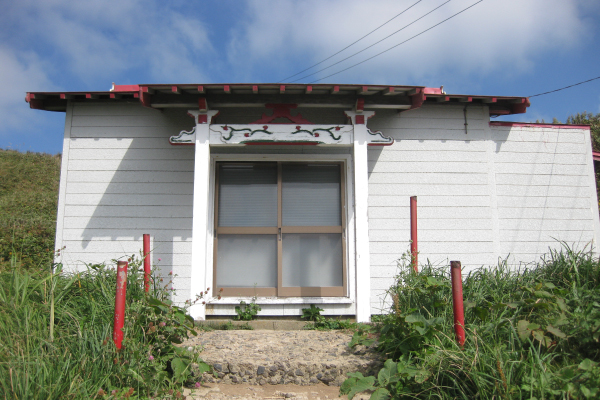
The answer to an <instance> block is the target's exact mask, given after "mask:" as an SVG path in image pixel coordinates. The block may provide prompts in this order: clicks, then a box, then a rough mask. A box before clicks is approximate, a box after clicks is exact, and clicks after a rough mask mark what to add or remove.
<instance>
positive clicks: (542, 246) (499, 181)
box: [491, 126, 599, 264]
mask: <svg viewBox="0 0 600 400" xmlns="http://www.w3.org/2000/svg"><path fill="white" fill-rule="evenodd" d="M491 131H492V136H493V137H494V138H497V139H496V140H494V145H495V147H496V150H495V153H494V158H495V166H496V185H497V192H498V217H499V226H500V252H501V254H502V255H503V256H506V255H508V254H510V257H509V262H510V263H513V264H519V263H528V262H532V261H535V260H537V259H539V257H540V255H542V254H545V253H547V252H548V249H549V248H553V249H556V248H560V247H561V245H560V244H559V243H558V242H557V240H560V241H565V242H566V243H567V244H569V245H570V246H574V247H575V248H577V249H582V248H583V247H584V245H585V244H587V243H590V242H592V241H593V242H594V246H597V243H598V242H597V241H598V224H599V221H598V201H597V198H596V189H595V179H594V174H593V166H592V157H591V144H590V139H589V130H588V129H572V128H554V127H553V128H548V127H533V126H514V127H512V128H511V127H503V126H492V127H491Z"/></svg>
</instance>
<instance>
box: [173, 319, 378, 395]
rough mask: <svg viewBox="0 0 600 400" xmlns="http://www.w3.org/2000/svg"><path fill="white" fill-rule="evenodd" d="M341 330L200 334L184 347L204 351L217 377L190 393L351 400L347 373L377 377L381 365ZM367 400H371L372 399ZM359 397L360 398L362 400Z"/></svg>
mask: <svg viewBox="0 0 600 400" xmlns="http://www.w3.org/2000/svg"><path fill="white" fill-rule="evenodd" d="M351 338H352V334H351V333H348V332H342V331H324V332H323V331H308V330H297V331H272V330H254V331H246V330H239V331H233V330H232V331H211V332H200V333H199V334H198V336H197V337H194V338H191V339H188V340H187V341H186V342H185V343H184V344H183V345H184V346H202V348H203V351H202V354H201V356H202V359H203V360H204V361H205V362H207V363H208V364H210V365H211V366H212V367H213V369H214V371H215V373H216V377H215V376H214V375H210V374H204V375H203V379H202V384H203V386H202V387H201V388H199V389H194V390H191V391H187V396H189V397H188V398H193V399H272V400H276V399H298V400H300V399H322V400H324V399H346V398H347V396H343V397H340V396H339V386H340V385H341V384H342V382H343V381H344V380H345V379H346V374H347V373H348V372H357V371H360V372H362V373H363V374H365V375H367V374H373V373H375V372H377V371H378V370H379V368H380V367H381V365H382V361H381V359H380V357H379V355H378V354H377V353H376V352H375V351H374V345H373V346H370V347H364V346H356V347H355V348H350V347H348V343H350V340H351ZM362 398H364V399H368V398H369V396H368V395H364V396H363V397H362ZM362 398H361V397H360V396H356V397H355V399H362Z"/></svg>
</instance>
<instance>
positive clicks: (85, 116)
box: [57, 102, 194, 298]
mask: <svg viewBox="0 0 600 400" xmlns="http://www.w3.org/2000/svg"><path fill="white" fill-rule="evenodd" d="M67 116H69V113H67ZM68 122H70V125H69V124H67V129H66V130H68V132H66V133H65V146H64V147H65V150H64V152H65V154H68V156H67V157H66V158H65V159H64V160H63V162H65V163H67V166H68V171H65V170H64V169H63V176H62V177H61V190H63V189H64V190H63V193H64V197H63V198H64V201H63V202H62V203H61V205H60V209H59V215H58V218H59V222H58V226H59V227H60V226H61V224H62V229H63V230H62V232H61V233H62V235H61V233H59V234H57V246H66V249H65V250H64V252H63V261H64V263H65V266H66V268H68V269H70V270H83V269H85V265H84V263H101V262H110V260H111V259H113V258H119V257H122V256H124V255H131V254H136V255H139V253H140V251H141V249H142V235H143V234H144V233H148V234H150V236H151V246H152V250H153V252H152V263H153V265H156V266H157V267H158V268H160V271H161V274H162V275H163V276H164V278H165V279H164V281H163V284H166V283H167V282H168V281H169V277H170V276H169V273H170V272H172V273H173V274H174V275H177V277H176V278H175V279H174V287H175V289H178V290H179V293H178V294H177V298H179V297H182V296H183V297H185V296H188V295H189V283H188V282H189V277H190V264H191V235H192V196H193V170H194V147H193V146H172V145H170V144H169V143H168V138H169V136H170V135H175V134H177V133H178V132H179V131H180V130H182V129H190V128H191V127H192V126H193V124H194V122H193V119H192V118H190V117H188V116H186V115H185V112H165V113H162V112H159V111H155V110H151V109H146V108H143V107H142V106H141V105H139V103H138V102H135V103H132V104H126V105H124V104H123V103H119V104H118V105H116V104H115V105H111V104H109V103H107V104H98V103H96V104H94V103H75V104H73V105H72V112H71V121H68ZM65 172H66V174H65ZM63 193H61V195H63ZM159 258H160V259H161V261H158V259H159Z"/></svg>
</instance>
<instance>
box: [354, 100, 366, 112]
mask: <svg viewBox="0 0 600 400" xmlns="http://www.w3.org/2000/svg"><path fill="white" fill-rule="evenodd" d="M364 109H365V99H363V98H358V99H356V111H363V110H364Z"/></svg>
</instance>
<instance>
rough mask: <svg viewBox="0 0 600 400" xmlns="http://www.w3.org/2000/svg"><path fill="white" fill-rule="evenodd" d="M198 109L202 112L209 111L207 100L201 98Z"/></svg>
mask: <svg viewBox="0 0 600 400" xmlns="http://www.w3.org/2000/svg"><path fill="white" fill-rule="evenodd" d="M198 109H199V110H200V111H206V110H208V106H207V105H206V98H204V97H200V98H199V99H198Z"/></svg>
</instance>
